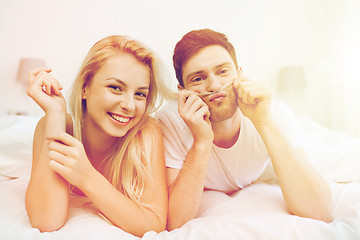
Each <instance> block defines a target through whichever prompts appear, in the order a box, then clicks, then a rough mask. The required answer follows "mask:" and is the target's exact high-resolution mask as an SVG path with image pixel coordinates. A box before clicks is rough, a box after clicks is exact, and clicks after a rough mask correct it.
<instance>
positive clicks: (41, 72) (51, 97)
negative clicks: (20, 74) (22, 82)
mask: <svg viewBox="0 0 360 240" xmlns="http://www.w3.org/2000/svg"><path fill="white" fill-rule="evenodd" d="M50 72H51V69H48V68H39V69H35V70H33V71H31V72H29V88H28V89H27V91H26V93H27V94H28V95H29V96H30V97H31V98H32V99H34V101H35V102H36V103H37V104H38V105H39V106H40V107H41V108H42V109H43V110H44V112H45V113H46V114H47V113H49V112H51V111H55V112H58V111H61V112H66V103H65V98H64V96H63V95H62V93H61V90H62V89H63V87H62V86H61V84H60V83H59V82H58V80H56V78H55V77H54V76H52V75H51V74H49V73H50Z"/></svg>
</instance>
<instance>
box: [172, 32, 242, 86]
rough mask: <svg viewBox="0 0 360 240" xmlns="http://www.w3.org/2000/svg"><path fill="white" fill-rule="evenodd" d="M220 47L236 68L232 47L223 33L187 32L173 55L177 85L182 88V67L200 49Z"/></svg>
mask: <svg viewBox="0 0 360 240" xmlns="http://www.w3.org/2000/svg"><path fill="white" fill-rule="evenodd" d="M210 45H220V46H222V47H223V48H225V50H226V51H227V52H228V53H229V54H230V56H231V58H232V60H233V61H234V64H235V67H236V68H238V64H237V60H236V54H235V49H234V46H233V45H232V44H231V43H230V42H229V40H228V38H227V37H226V36H225V34H223V33H219V32H216V31H213V30H211V29H200V30H193V31H191V32H188V33H187V34H185V35H184V36H183V38H182V39H181V40H180V41H179V42H178V43H177V44H176V46H175V49H174V55H173V64H174V68H175V74H176V78H177V80H178V82H179V84H180V85H181V86H182V87H184V81H183V79H182V67H183V66H184V64H185V63H186V61H188V60H189V59H190V58H191V57H192V56H193V55H194V54H195V53H197V52H198V51H199V50H200V49H202V48H204V47H207V46H210Z"/></svg>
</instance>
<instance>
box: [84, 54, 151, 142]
mask: <svg viewBox="0 0 360 240" xmlns="http://www.w3.org/2000/svg"><path fill="white" fill-rule="evenodd" d="M149 85H150V72H149V68H148V66H146V65H144V64H142V63H140V62H138V61H137V60H136V58H135V57H133V56H132V55H130V54H127V53H122V54H119V55H116V56H113V57H111V58H109V59H108V60H107V61H106V62H105V63H104V64H103V66H102V67H101V68H100V70H99V71H98V72H97V73H96V74H95V75H94V77H93V79H92V81H91V84H90V85H89V86H88V87H86V88H85V91H84V93H83V99H86V113H85V119H84V120H85V121H84V124H86V127H87V128H91V130H93V131H96V132H97V133H100V134H102V133H105V134H107V135H108V136H110V137H122V136H124V135H125V134H126V133H127V132H128V131H129V130H130V129H131V128H132V127H134V126H135V125H136V124H137V123H138V122H139V120H140V119H141V117H142V116H143V114H144V112H145V109H146V100H147V96H148V94H149Z"/></svg>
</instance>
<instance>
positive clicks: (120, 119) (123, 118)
mask: <svg viewBox="0 0 360 240" xmlns="http://www.w3.org/2000/svg"><path fill="white" fill-rule="evenodd" d="M109 115H110V117H111V118H112V119H114V120H115V121H117V122H119V123H128V122H129V121H130V119H131V117H126V116H121V115H117V114H115V113H109Z"/></svg>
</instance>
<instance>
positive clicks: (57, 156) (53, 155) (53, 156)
mask: <svg viewBox="0 0 360 240" xmlns="http://www.w3.org/2000/svg"><path fill="white" fill-rule="evenodd" d="M48 156H49V158H50V160H54V161H56V162H58V163H60V164H61V165H64V166H69V165H70V164H71V160H72V159H71V158H69V157H67V156H65V155H64V154H62V153H60V152H57V151H54V150H50V151H49V153H48Z"/></svg>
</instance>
